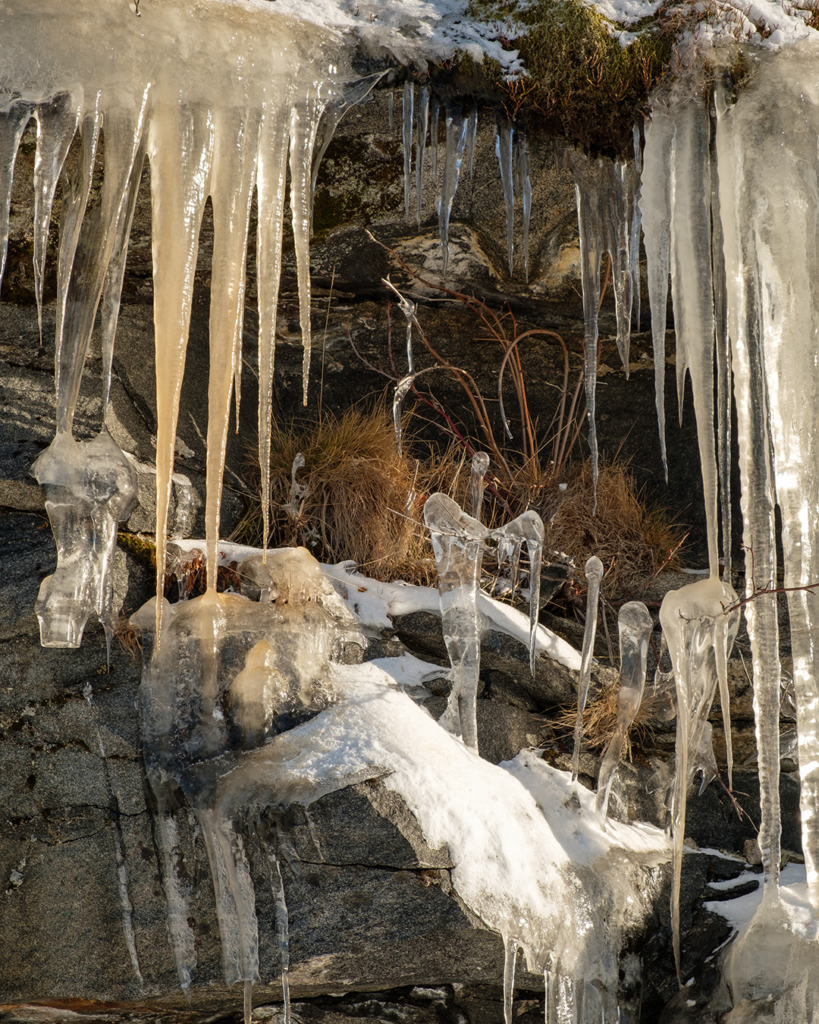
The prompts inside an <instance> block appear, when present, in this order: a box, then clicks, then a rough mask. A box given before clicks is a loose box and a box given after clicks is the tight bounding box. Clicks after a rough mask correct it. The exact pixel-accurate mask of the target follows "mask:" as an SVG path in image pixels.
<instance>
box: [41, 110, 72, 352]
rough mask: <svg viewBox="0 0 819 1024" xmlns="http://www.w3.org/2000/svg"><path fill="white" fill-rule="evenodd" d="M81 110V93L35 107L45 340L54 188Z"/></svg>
mask: <svg viewBox="0 0 819 1024" xmlns="http://www.w3.org/2000/svg"><path fill="white" fill-rule="evenodd" d="M81 114H82V93H81V92H80V93H79V95H77V94H72V93H68V92H63V93H60V94H59V95H58V96H55V97H54V98H53V99H51V100H47V101H46V102H45V103H39V104H38V105H37V107H36V108H35V111H34V117H35V118H36V120H37V152H36V155H35V157H34V294H35V296H36V299H37V319H38V322H39V325H40V345H41V346H42V344H43V279H44V276H45V259H46V248H47V246H48V228H49V225H50V224H51V208H52V205H53V203H54V191H55V189H56V188H57V180H58V178H59V177H60V171H61V170H62V166H63V162H64V161H65V158H66V155H67V154H68V148H69V146H70V145H71V140H72V139H73V138H74V135H75V133H76V131H77V128H78V126H79V123H80V116H81Z"/></svg>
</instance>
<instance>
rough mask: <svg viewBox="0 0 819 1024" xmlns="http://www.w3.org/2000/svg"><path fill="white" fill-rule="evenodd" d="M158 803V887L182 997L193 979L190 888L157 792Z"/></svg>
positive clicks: (170, 819)
mask: <svg viewBox="0 0 819 1024" xmlns="http://www.w3.org/2000/svg"><path fill="white" fill-rule="evenodd" d="M154 792H155V794H156V795H157V796H158V802H159V804H160V806H159V811H158V814H157V816H156V819H155V820H156V830H157V835H158V837H159V843H158V846H159V854H160V867H161V870H162V887H163V889H164V890H165V913H166V915H167V919H168V932H169V933H170V938H171V948H172V949H173V956H174V962H175V964H176V975H177V978H178V979H179V987H180V988H181V989H182V991H183V992H185V993H186V994H187V993H188V992H189V990H190V987H191V982H192V981H193V980H194V978H195V977H196V945H195V941H194V935H193V929H192V928H191V926H190V924H189V923H188V922H189V921H190V920H191V914H190V902H189V898H188V897H189V890H190V885H189V884H186V883H185V882H183V880H182V879H183V878H187V877H188V876H187V875H185V874H183V873H182V871H180V868H179V861H180V860H181V853H180V848H179V847H180V843H179V828H178V826H177V823H176V818H175V817H174V814H173V812H172V811H171V810H170V809H169V808H168V807H167V806H165V802H166V800H169V799H170V798H169V797H165V799H162V795H163V793H164V791H163V790H159V791H157V787H155V788H154Z"/></svg>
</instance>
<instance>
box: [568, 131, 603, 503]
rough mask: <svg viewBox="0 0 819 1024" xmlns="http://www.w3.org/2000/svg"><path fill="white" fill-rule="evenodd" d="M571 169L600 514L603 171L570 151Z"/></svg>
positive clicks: (594, 482) (594, 476)
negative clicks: (599, 320)
mask: <svg viewBox="0 0 819 1024" xmlns="http://www.w3.org/2000/svg"><path fill="white" fill-rule="evenodd" d="M569 161H570V166H571V169H572V175H573V177H574V189H575V196H576V198H577V226H578V231H579V234H580V278H581V282H582V286H583V324H584V334H585V360H584V387H585V390H586V418H587V421H588V425H589V458H590V460H591V467H592V485H593V488H594V502H593V507H592V511H593V513H594V512H596V511H597V476H598V454H597V425H596V401H595V396H596V392H597V333H598V331H597V314H598V309H599V306H600V257H601V255H602V244H603V238H602V226H601V223H600V189H599V182H598V177H599V168H597V167H594V168H593V167H591V166H590V162H589V160H588V159H587V158H586V157H585V156H584V155H583V154H582V153H580V152H578V151H576V150H572V151H570V154H569Z"/></svg>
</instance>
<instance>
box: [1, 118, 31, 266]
mask: <svg viewBox="0 0 819 1024" xmlns="http://www.w3.org/2000/svg"><path fill="white" fill-rule="evenodd" d="M33 111H34V104H33V103H27V102H25V101H24V100H16V101H15V102H14V103H12V104H11V105H10V106H9V108H8V110H6V111H4V112H2V113H0V285H2V283H3V270H4V269H5V266H6V252H7V249H8V241H9V205H10V203H11V183H12V178H13V176H14V161H15V157H16V156H17V149H18V147H19V145H20V139H22V137H23V132H24V131H25V129H26V125H27V124H28V122H29V119H30V117H31V115H32V113H33Z"/></svg>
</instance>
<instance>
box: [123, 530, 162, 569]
mask: <svg viewBox="0 0 819 1024" xmlns="http://www.w3.org/2000/svg"><path fill="white" fill-rule="evenodd" d="M117 543H118V544H119V546H120V547H121V548H122V550H123V551H127V552H128V554H129V555H130V556H131V557H132V558H134V559H135V560H136V561H137V562H139V563H140V565H146V566H148V568H150V569H156V544H154V542H153V541H152V540H149V539H148V538H147V537H143V536H141V535H140V534H138V533H119V534H117Z"/></svg>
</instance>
